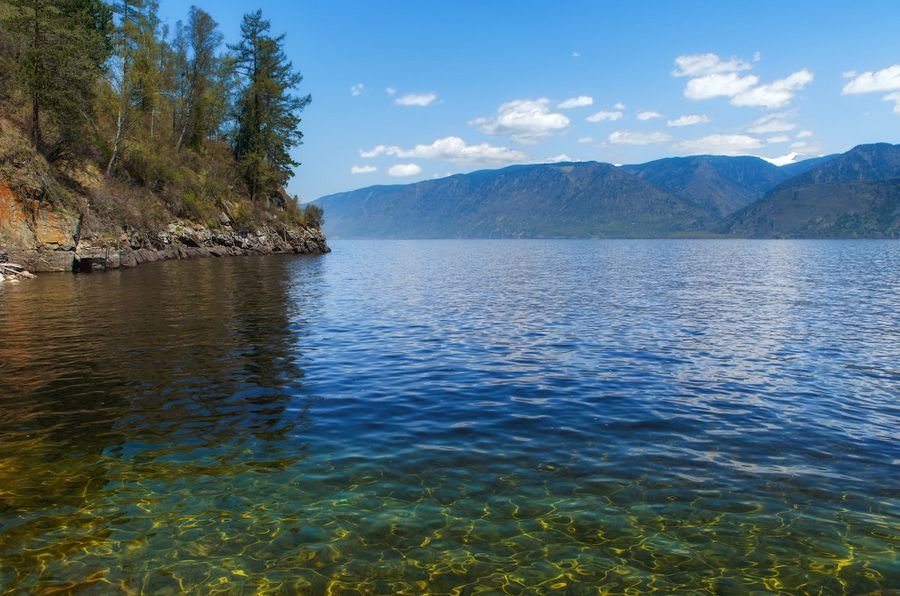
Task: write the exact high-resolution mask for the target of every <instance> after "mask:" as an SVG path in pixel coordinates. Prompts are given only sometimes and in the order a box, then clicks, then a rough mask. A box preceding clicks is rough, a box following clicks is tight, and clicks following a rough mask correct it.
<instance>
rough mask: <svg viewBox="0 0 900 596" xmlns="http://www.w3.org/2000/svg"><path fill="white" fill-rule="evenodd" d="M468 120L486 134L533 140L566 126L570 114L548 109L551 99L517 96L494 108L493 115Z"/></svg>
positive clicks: (525, 140) (515, 139)
mask: <svg viewBox="0 0 900 596" xmlns="http://www.w3.org/2000/svg"><path fill="white" fill-rule="evenodd" d="M469 124H471V125H474V126H478V127H480V128H481V131H482V132H483V133H485V134H489V135H508V136H509V138H510V139H512V140H513V141H516V142H519V143H533V142H536V141H538V140H540V139H542V138H544V137H546V136H548V135H550V134H552V133H553V132H554V131H557V130H561V129H563V128H566V127H567V126H569V118H568V117H566V116H565V115H563V114H559V113H554V112H551V111H550V100H549V99H547V98H541V99H516V100H514V101H509V102H506V103H504V104H502V105H501V106H500V107H499V108H497V116H496V117H495V118H476V119H475V120H472V121H470V122H469Z"/></svg>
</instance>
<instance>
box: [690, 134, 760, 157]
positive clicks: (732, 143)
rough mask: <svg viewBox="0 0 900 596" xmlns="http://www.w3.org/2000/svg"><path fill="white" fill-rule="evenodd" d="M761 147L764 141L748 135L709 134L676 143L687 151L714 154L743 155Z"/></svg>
mask: <svg viewBox="0 0 900 596" xmlns="http://www.w3.org/2000/svg"><path fill="white" fill-rule="evenodd" d="M760 147H762V142H761V141H760V140H759V139H757V138H754V137H751V136H748V135H709V136H705V137H702V138H699V139H691V140H688V141H682V142H681V143H678V144H676V145H675V148H676V149H679V150H681V151H684V152H687V153H693V154H697V153H705V154H714V155H743V154H747V153H750V152H752V151H753V150H754V149H759V148H760Z"/></svg>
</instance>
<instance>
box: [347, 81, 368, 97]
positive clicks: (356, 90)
mask: <svg viewBox="0 0 900 596" xmlns="http://www.w3.org/2000/svg"><path fill="white" fill-rule="evenodd" d="M365 90H366V86H365V85H363V84H362V83H357V84H355V85H353V86H352V87H350V95H352V96H353V97H356V96H357V95H362V94H363V92H364V91H365Z"/></svg>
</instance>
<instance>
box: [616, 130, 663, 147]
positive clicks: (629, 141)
mask: <svg viewBox="0 0 900 596" xmlns="http://www.w3.org/2000/svg"><path fill="white" fill-rule="evenodd" d="M671 138H672V137H670V136H669V135H667V134H666V133H664V132H633V131H630V130H617V131H616V132H614V133H612V134H611V135H609V142H610V143H613V144H615V145H652V144H653V143H665V142H666V141H668V140H669V139H671Z"/></svg>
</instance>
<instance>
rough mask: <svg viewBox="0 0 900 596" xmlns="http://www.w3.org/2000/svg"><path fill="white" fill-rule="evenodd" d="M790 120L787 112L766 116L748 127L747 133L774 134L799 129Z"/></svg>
mask: <svg viewBox="0 0 900 596" xmlns="http://www.w3.org/2000/svg"><path fill="white" fill-rule="evenodd" d="M788 118H790V114H789V113H786V112H778V113H775V114H766V115H765V116H763V117H762V118H760V119H758V120H756V121H755V122H754V123H753V124H751V125H750V126H749V127H747V132H752V133H757V134H766V133H772V132H787V131H789V130H794V129H795V128H797V125H796V124H794V123H793V122H788V120H787V119H788Z"/></svg>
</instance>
